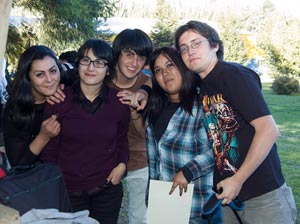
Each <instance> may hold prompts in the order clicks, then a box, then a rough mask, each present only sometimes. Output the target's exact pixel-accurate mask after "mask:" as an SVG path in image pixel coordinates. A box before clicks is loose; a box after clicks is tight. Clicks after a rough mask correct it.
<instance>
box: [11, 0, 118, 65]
mask: <svg viewBox="0 0 300 224" xmlns="http://www.w3.org/2000/svg"><path fill="white" fill-rule="evenodd" d="M17 7H18V8H21V9H22V10H24V11H29V12H30V14H31V15H33V16H35V19H34V20H33V21H31V22H30V23H23V24H22V25H19V26H16V27H13V26H11V27H10V30H9V32H10V34H9V35H11V36H13V37H14V38H12V39H9V40H8V47H10V46H12V45H14V44H16V42H12V41H11V40H16V38H17V36H23V37H22V38H24V39H27V40H20V39H18V42H17V45H20V48H19V50H18V51H12V52H10V49H8V50H7V52H8V55H9V57H16V58H18V56H19V54H16V55H13V54H14V52H18V53H19V52H20V51H22V50H23V49H24V48H26V47H28V45H33V44H44V45H47V46H49V47H50V48H52V49H53V50H54V51H56V52H57V53H60V52H62V51H64V50H65V49H70V48H72V49H74V48H75V49H76V48H77V47H78V46H79V45H80V44H81V43H82V42H83V41H84V40H86V39H88V38H92V37H97V36H98V35H99V30H97V27H98V26H99V23H101V22H103V20H104V19H106V18H108V17H110V16H113V14H114V12H115V9H116V8H115V1H110V0H14V1H13V8H17ZM24 24H25V28H24ZM28 27H29V28H28ZM28 30H30V32H31V33H33V34H34V36H36V38H29V37H30V36H32V35H31V34H30V33H28ZM26 32H27V33H26ZM10 61H12V60H10Z"/></svg>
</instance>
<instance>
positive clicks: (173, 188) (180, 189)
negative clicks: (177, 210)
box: [169, 183, 187, 196]
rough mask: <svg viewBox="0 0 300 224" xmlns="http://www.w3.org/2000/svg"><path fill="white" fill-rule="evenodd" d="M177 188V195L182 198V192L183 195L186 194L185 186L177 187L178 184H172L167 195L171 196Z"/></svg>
mask: <svg viewBox="0 0 300 224" xmlns="http://www.w3.org/2000/svg"><path fill="white" fill-rule="evenodd" d="M177 186H178V188H179V195H180V196H182V193H183V192H184V193H186V192H187V186H181V185H179V184H176V183H173V185H172V187H171V190H170V192H169V195H171V194H172V193H173V192H174V191H175V189H176V188H177Z"/></svg>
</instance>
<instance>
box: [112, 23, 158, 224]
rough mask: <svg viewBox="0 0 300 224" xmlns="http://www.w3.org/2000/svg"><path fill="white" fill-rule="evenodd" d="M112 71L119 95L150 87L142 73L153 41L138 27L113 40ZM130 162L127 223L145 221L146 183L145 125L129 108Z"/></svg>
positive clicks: (146, 76)
mask: <svg viewBox="0 0 300 224" xmlns="http://www.w3.org/2000/svg"><path fill="white" fill-rule="evenodd" d="M112 48H113V54H114V59H115V74H112V75H113V78H112V82H111V83H110V85H111V87H113V88H116V89H118V90H123V91H121V92H120V93H119V96H122V95H127V94H129V95H130V94H131V93H132V92H135V91H137V90H138V89H140V88H141V87H142V86H143V85H144V84H147V85H149V86H151V78H150V77H149V76H148V75H145V74H144V73H142V72H141V71H142V69H143V68H144V66H145V64H147V62H148V60H149V56H150V54H151V53H152V50H153V44H152V41H151V39H150V38H149V36H148V35H147V34H146V33H145V32H143V31H142V30H140V29H125V30H123V31H122V32H121V33H119V34H118V35H117V36H116V38H115V39H114V41H113V45H112ZM128 141H129V153H130V154H129V162H128V167H127V170H128V173H127V176H126V178H125V180H126V186H127V191H128V219H129V224H143V223H146V221H147V220H146V213H147V210H146V204H145V192H146V189H147V184H148V164H147V155H146V138H145V127H144V125H143V122H142V119H141V114H140V113H138V112H137V111H136V109H134V108H131V121H130V123H129V130H128Z"/></svg>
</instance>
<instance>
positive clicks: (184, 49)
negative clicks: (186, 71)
mask: <svg viewBox="0 0 300 224" xmlns="http://www.w3.org/2000/svg"><path fill="white" fill-rule="evenodd" d="M205 41H208V40H194V41H192V42H191V45H190V46H187V45H183V46H181V47H180V49H179V52H180V54H186V53H188V51H189V49H190V48H192V49H197V48H198V47H200V46H201V44H202V43H203V42H205Z"/></svg>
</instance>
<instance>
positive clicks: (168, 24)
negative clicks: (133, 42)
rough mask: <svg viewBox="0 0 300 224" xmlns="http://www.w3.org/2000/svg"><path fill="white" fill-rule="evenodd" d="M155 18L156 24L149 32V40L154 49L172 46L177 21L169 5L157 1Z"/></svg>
mask: <svg viewBox="0 0 300 224" xmlns="http://www.w3.org/2000/svg"><path fill="white" fill-rule="evenodd" d="M157 4H158V5H157V11H156V13H155V18H157V23H156V24H155V25H154V28H153V30H152V31H151V34H150V36H151V38H152V40H153V44H154V46H155V47H162V46H172V45H174V43H173V42H174V41H173V36H174V32H175V30H176V28H177V26H178V23H177V19H176V17H175V16H174V15H176V13H174V11H173V10H172V7H171V5H170V3H168V2H167V1H165V0H158V3H157Z"/></svg>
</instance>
